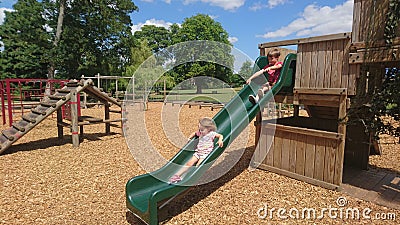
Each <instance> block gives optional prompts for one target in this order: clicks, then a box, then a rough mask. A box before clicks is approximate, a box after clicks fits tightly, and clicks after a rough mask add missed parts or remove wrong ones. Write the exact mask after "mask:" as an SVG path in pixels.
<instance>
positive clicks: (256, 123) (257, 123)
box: [254, 109, 262, 146]
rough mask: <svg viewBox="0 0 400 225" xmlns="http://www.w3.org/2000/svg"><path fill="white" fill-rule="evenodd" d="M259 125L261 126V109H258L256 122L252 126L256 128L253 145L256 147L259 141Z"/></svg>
mask: <svg viewBox="0 0 400 225" xmlns="http://www.w3.org/2000/svg"><path fill="white" fill-rule="evenodd" d="M261 124H262V109H260V112H259V113H257V115H256V121H255V122H254V125H255V126H256V138H255V145H256V146H257V144H258V141H259V140H260V135H261Z"/></svg>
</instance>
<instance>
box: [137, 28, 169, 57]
mask: <svg viewBox="0 0 400 225" xmlns="http://www.w3.org/2000/svg"><path fill="white" fill-rule="evenodd" d="M133 38H134V39H135V40H146V41H147V44H148V46H149V47H150V48H151V49H152V51H153V52H154V53H157V52H159V51H161V50H163V49H165V48H166V47H168V46H170V45H171V43H172V42H171V33H170V31H169V30H168V29H166V28H165V27H157V26H154V25H145V26H143V27H142V30H140V31H136V32H135V33H134V35H133Z"/></svg>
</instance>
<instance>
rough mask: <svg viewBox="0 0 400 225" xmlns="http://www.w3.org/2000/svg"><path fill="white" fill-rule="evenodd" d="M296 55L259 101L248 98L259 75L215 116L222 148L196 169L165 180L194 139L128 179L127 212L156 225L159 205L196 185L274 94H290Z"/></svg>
mask: <svg viewBox="0 0 400 225" xmlns="http://www.w3.org/2000/svg"><path fill="white" fill-rule="evenodd" d="M267 64H268V59H267V57H265V56H260V57H258V58H257V60H256V62H255V66H254V69H253V72H255V71H258V70H259V69H260V68H263V67H264V66H265V65H267ZM295 66H296V55H295V54H289V55H288V56H286V58H285V60H284V62H283V67H282V70H281V75H280V78H279V80H278V82H277V83H276V84H275V85H274V86H273V87H272V89H271V90H270V91H269V92H267V93H266V94H265V95H264V97H263V98H262V99H260V101H259V102H258V103H257V104H256V105H253V104H252V103H251V102H250V101H249V95H254V94H255V93H257V90H258V89H259V87H260V86H261V85H262V84H263V83H265V82H266V80H265V79H266V77H264V76H259V77H260V78H261V79H255V80H254V82H251V83H250V84H249V85H246V86H245V87H244V88H243V89H242V90H241V91H240V92H239V93H238V94H237V95H235V97H233V98H232V100H231V101H230V102H229V103H228V104H226V106H225V107H224V108H223V109H221V110H220V111H219V112H218V113H217V114H216V115H215V116H214V118H213V119H214V121H215V123H216V125H217V128H218V129H217V132H218V133H221V134H222V135H223V136H224V147H222V148H220V147H218V145H215V147H214V150H213V151H212V152H211V153H210V155H208V156H207V158H206V159H205V160H204V161H203V162H202V163H201V165H199V166H197V167H191V169H190V170H188V172H187V173H186V174H185V175H184V177H183V180H182V181H181V182H179V183H176V184H168V182H167V181H168V179H169V178H170V177H171V176H172V175H174V174H175V173H176V172H177V171H178V170H179V168H180V167H181V166H182V165H185V163H186V162H187V161H188V160H189V159H190V158H191V157H192V155H193V153H194V150H195V148H196V138H195V139H192V140H191V141H189V142H188V143H187V144H186V145H185V146H184V147H183V148H182V149H181V150H180V151H179V152H178V153H177V154H176V155H175V156H174V157H173V158H172V159H171V160H170V161H169V162H168V163H167V164H166V165H164V166H163V167H161V168H160V169H158V170H156V171H154V172H151V173H147V174H143V175H140V176H137V177H133V178H131V179H130V180H129V181H128V182H127V184H126V187H125V191H126V205H127V207H128V209H129V210H130V211H131V212H132V213H133V214H135V215H136V216H137V217H139V218H140V219H141V220H143V221H144V222H146V223H148V224H158V209H159V207H162V206H161V204H162V203H165V202H168V200H169V199H171V198H173V197H174V196H176V195H178V194H180V193H181V192H183V191H185V190H186V189H188V188H189V187H190V186H193V185H196V183H197V182H198V181H199V179H200V178H201V176H202V175H203V174H204V173H205V172H206V171H207V170H208V169H209V168H210V167H211V165H212V164H213V162H214V161H215V160H216V159H217V158H218V157H219V156H220V155H221V154H222V153H223V152H224V150H225V148H226V147H227V146H228V145H229V144H230V143H231V142H232V141H233V140H234V139H235V138H236V137H237V136H238V135H239V134H240V133H241V132H242V131H243V130H244V129H245V128H246V127H247V125H248V124H249V123H250V122H251V121H252V120H253V119H254V118H255V116H256V115H257V113H258V112H259V111H260V108H261V107H263V106H264V105H265V104H266V103H267V102H268V101H269V100H270V99H271V98H273V96H274V95H275V94H277V93H278V92H285V91H286V92H291V91H292V89H293V84H294V74H295Z"/></svg>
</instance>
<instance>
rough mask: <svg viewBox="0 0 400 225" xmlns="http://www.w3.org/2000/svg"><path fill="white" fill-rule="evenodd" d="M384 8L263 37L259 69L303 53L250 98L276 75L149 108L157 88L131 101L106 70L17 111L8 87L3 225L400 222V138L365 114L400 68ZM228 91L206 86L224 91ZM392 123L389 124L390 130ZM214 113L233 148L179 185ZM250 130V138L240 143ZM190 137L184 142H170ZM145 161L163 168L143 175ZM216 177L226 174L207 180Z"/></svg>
mask: <svg viewBox="0 0 400 225" xmlns="http://www.w3.org/2000/svg"><path fill="white" fill-rule="evenodd" d="M382 2H383V3H384V4H375V1H372V0H355V1H354V15H353V27H352V32H347V33H337V34H328V35H323V36H314V37H308V38H297V39H293V40H283V41H277V42H267V43H260V44H259V45H258V48H259V51H260V56H259V57H258V58H257V59H256V60H255V62H254V66H253V71H252V74H254V73H255V72H256V71H260V68H266V69H265V70H264V71H267V69H271V68H272V67H268V65H269V64H270V62H273V61H270V60H276V59H275V58H274V57H275V56H274V57H271V55H270V54H269V53H270V52H271V50H274V51H275V49H276V48H279V49H284V47H285V46H291V45H297V50H296V51H295V52H285V53H284V52H283V51H282V53H283V54H282V55H280V57H281V58H280V60H281V61H282V64H281V67H280V72H279V76H278V78H277V80H276V82H275V83H274V84H273V85H271V87H270V88H269V89H268V91H266V92H265V93H264V94H260V96H259V99H258V100H257V101H256V100H254V99H252V98H249V96H251V95H256V94H257V93H258V90H259V89H260V88H261V87H263V84H265V83H266V82H267V80H266V79H267V78H269V76H270V75H271V74H264V75H265V76H259V77H257V78H255V79H253V80H251V82H250V81H249V82H246V85H243V87H242V88H240V89H238V90H237V93H236V94H234V95H232V96H228V95H226V98H225V100H224V101H215V102H207V103H205V102H203V101H204V99H202V98H200V100H201V101H199V99H198V98H192V93H183V92H184V91H179V92H174V93H173V94H172V92H171V93H170V94H171V95H169V96H170V97H171V98H166V91H165V88H164V93H163V95H164V96H163V97H162V98H163V100H164V102H151V101H149V100H150V99H151V98H152V97H154V98H160V96H159V95H161V92H160V90H158V92H160V93H158V94H157V96H156V95H153V96H152V95H147V94H148V91H147V90H150V89H149V88H148V86H147V83H145V84H144V85H143V88H144V89H143V91H142V92H140V91H138V90H137V89H135V84H136V85H137V84H138V83H137V82H135V76H133V79H132V81H133V82H132V84H133V89H132V90H128V89H127V90H126V93H125V99H124V100H123V101H121V100H120V99H117V98H118V97H117V98H113V97H112V96H111V95H109V94H108V93H106V92H104V91H103V89H102V88H100V85H99V84H100V83H101V82H100V81H99V79H100V78H101V76H100V75H99V74H98V75H97V76H96V77H95V78H97V79H98V84H97V86H96V85H95V83H94V82H93V80H91V79H87V80H85V79H82V80H80V81H78V80H70V81H67V82H66V83H65V85H64V83H62V84H60V85H59V86H58V87H57V88H56V89H55V90H54V92H51V93H50V94H49V95H47V96H46V97H45V98H43V99H42V100H41V101H40V102H37V103H35V106H32V107H31V108H27V109H26V110H27V111H28V113H26V114H22V113H20V114H19V112H17V111H18V108H17V107H13V108H12V109H11V108H10V107H11V106H12V105H13V103H12V102H13V101H11V100H12V95H11V93H12V90H11V88H10V87H11V86H10V84H9V82H8V83H7V81H6V83H5V85H4V84H1V91H2V117H3V118H2V120H3V125H2V127H1V128H2V133H1V135H0V144H1V152H0V153H1V157H0V165H1V168H0V169H1V175H2V181H3V182H2V187H1V190H2V191H1V194H0V198H1V202H0V213H1V215H2V216H1V218H0V223H1V224H138V225H140V224H144V222H145V223H147V224H154V225H155V224H159V223H161V224H398V220H399V216H400V191H399V190H400V175H399V171H400V164H399V161H400V158H399V157H400V155H399V151H400V143H399V139H398V137H393V136H385V135H381V134H380V133H379V132H377V131H376V130H374V129H371V128H368V126H367V125H366V123H365V118H367V117H359V114H358V113H360V114H361V113H365V114H364V115H363V116H366V115H368V116H376V115H372V114H368V112H369V110H370V109H371V108H372V107H374V106H373V105H371V104H370V102H369V101H366V102H364V100H368V97H372V96H374V93H373V92H371V90H373V89H372V88H376V86H377V85H382V83H383V79H382V78H385V79H388V78H391V76H392V75H393V74H392V75H390V74H387V71H388V68H395V67H397V66H398V65H399V59H400V51H399V46H400V39H399V36H400V29H399V28H398V27H397V28H396V29H397V30H395V33H393V35H394V38H393V39H392V44H391V45H387V44H385V43H386V41H387V36H385V35H384V27H385V26H384V24H385V21H384V19H383V17H382V16H381V15H386V14H385V12H386V11H387V10H388V9H389V6H390V5H391V4H389V1H387V0H386V1H382ZM371 10H373V11H371ZM371 12H374V13H371ZM369 15H371V16H369ZM199 42H200V43H202V44H204V42H202V41H199ZM190 47H196V45H191V46H190ZM197 48H199V47H197ZM185 50H186V49H185ZM188 52H190V51H188ZM267 55H268V56H269V57H267ZM278 58H279V56H278ZM273 70H274V69H273ZM260 75H261V73H260ZM397 75H398V73H397V74H396V76H397ZM258 78H259V79H258ZM12 82H16V83H15V84H14V87H15V89H14V92H16V93H18V96H19V99H20V100H21V101H20V102H19V105H20V107H19V108H20V109H19V110H21V111H23V110H24V107H25V105H24V104H22V97H25V96H29V98H31V99H32V97H34V98H36V97H35V96H36V93H35V92H34V91H33V92H29V91H27V90H26V89H24V88H22V84H27V83H32V82H31V81H24V82H22V81H21V80H14V81H12ZM16 84H18V85H16ZM115 84H116V90H117V87H118V85H117V82H116V83H115ZM163 84H164V87H165V84H166V81H165V80H164V82H163ZM137 86H138V85H137ZM39 87H40V89H42V85H39ZM218 88H219V87H218ZM15 90H18V91H15ZM226 90H227V89H225V90H224V86H222V89H218V90H208V91H211V94H212V95H221V96H223V95H224V94H226V93H225V91H226ZM384 90H386V89H384ZM388 90H389V89H388ZM5 93H7V97H6V99H7V104H6V103H5V101H4V100H5V97H3V96H5ZM146 93H147V94H146ZM81 94H84V95H85V96H86V95H88V96H91V97H93V98H94V99H95V102H94V103H95V104H93V106H95V107H92V108H86V107H80V106H81V105H80V99H81V98H80V95H81ZM182 94H183V95H182ZM185 95H186V96H185ZM18 96H17V97H18ZM117 96H118V95H117ZM183 96H185V98H181V97H183ZM84 98H85V99H86V97H84ZM15 99H16V98H15ZM188 99H189V100H193V99H196V101H194V100H193V101H188ZM390 99H397V98H390ZM369 100H372V99H369ZM85 102H86V101H85ZM271 103H272V104H271ZM29 104H31V103H29ZM398 104H399V103H398V102H396V104H395V105H396V106H397V105H398ZM84 105H85V106H86V104H84ZM6 106H7V107H8V114H7V115H6V112H5V107H6ZM282 106H284V108H282ZM388 106H389V105H385V110H389V109H388ZM390 106H391V107H394V105H390ZM272 109H273V110H272ZM276 109H279V110H278V112H275V111H276ZM14 110H15V111H14ZM176 112H178V114H176ZM355 112H356V113H355ZM385 112H386V111H385ZM173 113H175V114H173ZM387 115H390V114H382V115H381V116H380V117H379V118H381V119H383V120H384V121H385V122H387V121H388V120H389V118H390V117H388V116H387ZM397 115H398V114H397ZM6 116H8V120H9V124H7V125H5V121H6ZM205 116H207V117H212V118H213V120H214V122H215V125H216V127H217V130H216V132H218V134H219V135H220V136H219V137H221V136H223V138H221V139H223V140H218V141H220V142H222V143H223V144H220V143H218V145H215V146H214V147H213V148H212V151H210V152H209V154H208V155H207V156H206V158H204V160H201V163H199V165H197V166H193V167H191V168H190V169H189V170H187V172H186V173H185V174H179V175H182V180H180V182H178V183H174V182H173V181H171V182H168V181H169V180H168V179H169V177H171V176H173V175H176V174H177V173H179V171H180V170H179V169H180V168H179V167H180V166H183V165H185V163H186V162H188V161H189V160H190V159H191V158H192V157H193V152H194V151H195V146H196V142H197V138H192V139H189V140H187V139H186V137H188V136H189V134H190V133H191V132H193V130H194V129H197V126H196V124H197V123H198V119H199V117H205ZM177 117H178V120H174V119H177ZM392 118H395V116H394V117H392ZM164 122H170V123H169V126H164ZM398 126H399V124H398V123H397V124H395V125H394V127H395V128H398ZM171 127H172V129H170V128H171ZM201 127H202V126H199V130H202V128H201ZM104 128H105V132H104V131H103V130H104ZM143 128H145V131H144V130H143ZM31 130H32V132H29V131H31ZM247 131H248V132H247ZM375 134H380V140H379V142H378V141H377V139H374V135H375ZM242 136H247V139H245V140H246V141H245V142H244V144H242V145H241V146H239V147H237V146H236V145H235V143H236V141H238V140H242V139H241V137H242ZM125 137H126V138H125ZM182 137H183V138H182ZM201 137H203V136H201ZM217 137H218V136H217ZM149 140H150V142H151V143H149ZM179 140H182V141H184V142H185V143H186V144H185V143H178V142H177V143H178V144H177V143H172V142H175V141H179ZM128 146H129V147H128ZM132 146H134V147H133V148H132ZM149 146H151V147H149ZM151 148H153V149H154V150H156V153H154V152H152V151H151V150H152V149H151ZM137 153H139V154H137ZM374 154H376V155H374ZM160 155H162V156H163V157H164V158H163V159H161V157H159V156H160ZM142 159H143V160H144V162H146V163H148V162H150V164H151V165H152V166H154V165H156V164H157V166H156V168H152V169H149V168H146V169H144V168H143V167H142V166H143V165H144V164H142V162H143V161H141V160H142ZM160 161H162V163H163V164H160V163H159V162H160ZM232 162H234V163H232ZM229 165H232V166H233V167H232V168H228V167H229ZM227 168H228V169H227ZM217 169H225V170H224V171H225V172H224V173H220V171H219V170H217ZM213 174H214V175H215V174H217V175H221V177H219V178H218V179H216V180H213V181H212V182H203V183H202V181H203V180H202V179H203V178H204V177H206V176H208V175H213ZM199 183H200V185H197V184H199Z"/></svg>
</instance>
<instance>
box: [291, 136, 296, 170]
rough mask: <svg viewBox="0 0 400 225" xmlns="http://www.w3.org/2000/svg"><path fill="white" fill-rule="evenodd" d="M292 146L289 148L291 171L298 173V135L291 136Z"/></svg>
mask: <svg viewBox="0 0 400 225" xmlns="http://www.w3.org/2000/svg"><path fill="white" fill-rule="evenodd" d="M289 138H290V146H289V171H290V172H296V143H297V141H296V140H297V134H296V133H291V134H289Z"/></svg>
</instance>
